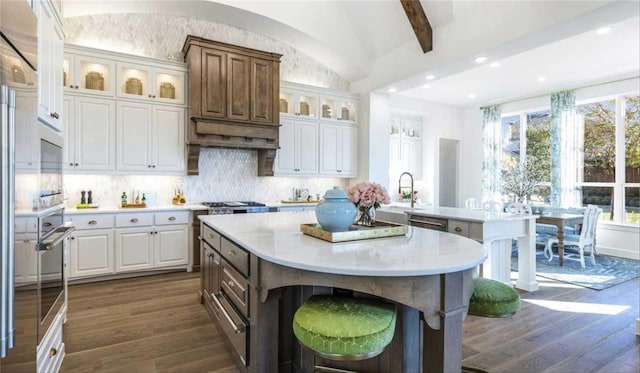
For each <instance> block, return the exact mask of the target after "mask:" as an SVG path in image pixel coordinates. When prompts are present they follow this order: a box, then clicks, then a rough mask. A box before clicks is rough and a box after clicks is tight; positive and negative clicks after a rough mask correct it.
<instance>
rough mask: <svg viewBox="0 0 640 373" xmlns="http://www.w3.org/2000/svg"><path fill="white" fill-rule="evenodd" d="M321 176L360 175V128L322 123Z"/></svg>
mask: <svg viewBox="0 0 640 373" xmlns="http://www.w3.org/2000/svg"><path fill="white" fill-rule="evenodd" d="M319 131H320V174H321V175H328V176H338V177H353V176H356V175H357V173H358V170H357V167H358V161H357V159H358V128H357V127H354V126H352V125H341V124H331V123H325V122H320V127H319Z"/></svg>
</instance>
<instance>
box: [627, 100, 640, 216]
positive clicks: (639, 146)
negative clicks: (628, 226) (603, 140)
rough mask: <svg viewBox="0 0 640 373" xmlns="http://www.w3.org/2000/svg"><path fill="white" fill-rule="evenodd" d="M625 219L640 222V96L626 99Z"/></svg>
mask: <svg viewBox="0 0 640 373" xmlns="http://www.w3.org/2000/svg"><path fill="white" fill-rule="evenodd" d="M624 118H625V121H624V122H625V128H624V143H625V147H624V148H625V154H624V166H625V182H624V213H625V219H624V221H625V222H627V223H635V224H638V223H640V96H635V97H627V99H626V100H625V115H624Z"/></svg>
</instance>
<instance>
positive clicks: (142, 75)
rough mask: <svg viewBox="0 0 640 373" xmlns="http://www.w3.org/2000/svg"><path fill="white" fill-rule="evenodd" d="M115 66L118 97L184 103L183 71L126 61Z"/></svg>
mask: <svg viewBox="0 0 640 373" xmlns="http://www.w3.org/2000/svg"><path fill="white" fill-rule="evenodd" d="M117 66H118V68H117V69H118V72H117V82H118V88H117V91H116V95H117V96H118V97H122V98H133V99H143V100H151V101H156V102H165V103H172V104H183V103H184V99H185V97H184V96H185V94H184V92H185V88H184V85H185V79H184V73H183V72H181V71H174V70H170V69H161V68H152V67H149V66H143V65H136V64H128V63H118V64H117Z"/></svg>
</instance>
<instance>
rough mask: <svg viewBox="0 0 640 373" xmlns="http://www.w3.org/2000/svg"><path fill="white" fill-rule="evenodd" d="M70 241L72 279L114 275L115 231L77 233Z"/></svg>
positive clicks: (97, 230) (80, 231)
mask: <svg viewBox="0 0 640 373" xmlns="http://www.w3.org/2000/svg"><path fill="white" fill-rule="evenodd" d="M70 241H71V250H70V254H71V276H70V278H78V277H87V276H95V275H107V274H112V273H113V271H114V266H113V229H96V230H86V231H82V230H79V231H75V232H74V233H73V234H72V236H71V237H70Z"/></svg>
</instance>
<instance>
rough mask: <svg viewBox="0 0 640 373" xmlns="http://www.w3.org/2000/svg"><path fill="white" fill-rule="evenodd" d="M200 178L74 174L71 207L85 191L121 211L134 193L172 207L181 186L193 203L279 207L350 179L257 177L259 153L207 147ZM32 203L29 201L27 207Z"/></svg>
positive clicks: (68, 180)
mask: <svg viewBox="0 0 640 373" xmlns="http://www.w3.org/2000/svg"><path fill="white" fill-rule="evenodd" d="M199 163H200V167H199V169H200V175H197V176H184V177H180V176H165V175H75V174H66V175H65V176H64V183H65V192H66V194H67V196H68V200H67V206H68V207H73V206H75V205H76V204H77V203H80V191H82V190H91V191H92V193H93V198H94V203H95V204H99V205H100V206H104V207H113V206H117V205H118V204H119V203H120V195H121V194H122V192H126V193H127V194H128V195H129V199H130V200H131V195H132V193H133V191H134V190H139V191H140V192H141V193H146V195H147V200H148V202H149V203H153V202H155V204H157V205H166V204H170V203H171V198H172V197H173V193H174V188H175V187H176V186H177V185H180V184H181V185H182V188H183V190H184V194H185V196H186V198H187V202H188V203H198V202H203V201H234V200H251V201H258V202H278V201H280V200H282V199H288V198H289V197H290V196H291V193H292V188H306V189H308V190H309V193H310V194H311V195H312V196H314V197H315V195H316V194H320V196H323V195H324V193H325V192H326V191H327V190H328V189H331V188H332V187H333V186H335V185H337V186H340V187H342V188H344V187H346V186H347V185H348V179H339V178H322V177H304V178H303V177H261V176H257V169H258V153H257V152H256V151H254V150H245V149H226V148H203V149H201V151H200V162H199ZM27 203H28V202H27Z"/></svg>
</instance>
